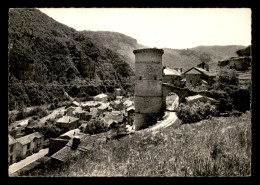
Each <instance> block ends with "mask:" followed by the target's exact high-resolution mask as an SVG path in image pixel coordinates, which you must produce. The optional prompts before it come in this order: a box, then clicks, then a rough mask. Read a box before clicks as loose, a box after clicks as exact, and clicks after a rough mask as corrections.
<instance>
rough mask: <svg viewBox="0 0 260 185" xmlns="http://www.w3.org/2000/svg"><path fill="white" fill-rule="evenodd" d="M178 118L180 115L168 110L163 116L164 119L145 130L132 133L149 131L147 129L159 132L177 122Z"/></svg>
mask: <svg viewBox="0 0 260 185" xmlns="http://www.w3.org/2000/svg"><path fill="white" fill-rule="evenodd" d="M177 120H178V117H177V115H176V113H175V112H169V111H166V112H165V115H164V117H163V120H161V121H158V122H157V123H156V124H155V125H153V126H151V127H149V128H146V129H143V130H138V131H132V133H138V132H147V131H148V132H153V133H157V132H159V130H160V129H163V128H166V127H169V126H171V125H173V124H174V123H176V121H177Z"/></svg>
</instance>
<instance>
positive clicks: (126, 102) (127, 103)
mask: <svg viewBox="0 0 260 185" xmlns="http://www.w3.org/2000/svg"><path fill="white" fill-rule="evenodd" d="M123 105H124V108H125V109H127V108H129V107H131V106H133V105H134V101H132V100H129V99H128V100H126V101H125V102H124V103H123Z"/></svg>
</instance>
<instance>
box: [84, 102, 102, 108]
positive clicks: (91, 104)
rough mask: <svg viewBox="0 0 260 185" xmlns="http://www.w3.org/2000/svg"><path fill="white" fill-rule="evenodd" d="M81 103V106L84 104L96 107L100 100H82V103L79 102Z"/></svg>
mask: <svg viewBox="0 0 260 185" xmlns="http://www.w3.org/2000/svg"><path fill="white" fill-rule="evenodd" d="M81 105H82V106H83V107H85V106H89V107H97V106H99V105H100V102H96V101H87V102H83V103H81Z"/></svg>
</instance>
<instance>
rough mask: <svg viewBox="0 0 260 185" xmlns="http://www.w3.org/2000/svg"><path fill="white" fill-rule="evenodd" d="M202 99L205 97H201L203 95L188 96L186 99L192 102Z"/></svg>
mask: <svg viewBox="0 0 260 185" xmlns="http://www.w3.org/2000/svg"><path fill="white" fill-rule="evenodd" d="M200 98H203V96H201V95H195V96H188V97H186V98H185V99H186V100H187V101H191V100H195V99H200Z"/></svg>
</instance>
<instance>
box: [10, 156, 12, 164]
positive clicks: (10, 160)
mask: <svg viewBox="0 0 260 185" xmlns="http://www.w3.org/2000/svg"><path fill="white" fill-rule="evenodd" d="M12 163H13V156H12V155H10V164H12Z"/></svg>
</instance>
